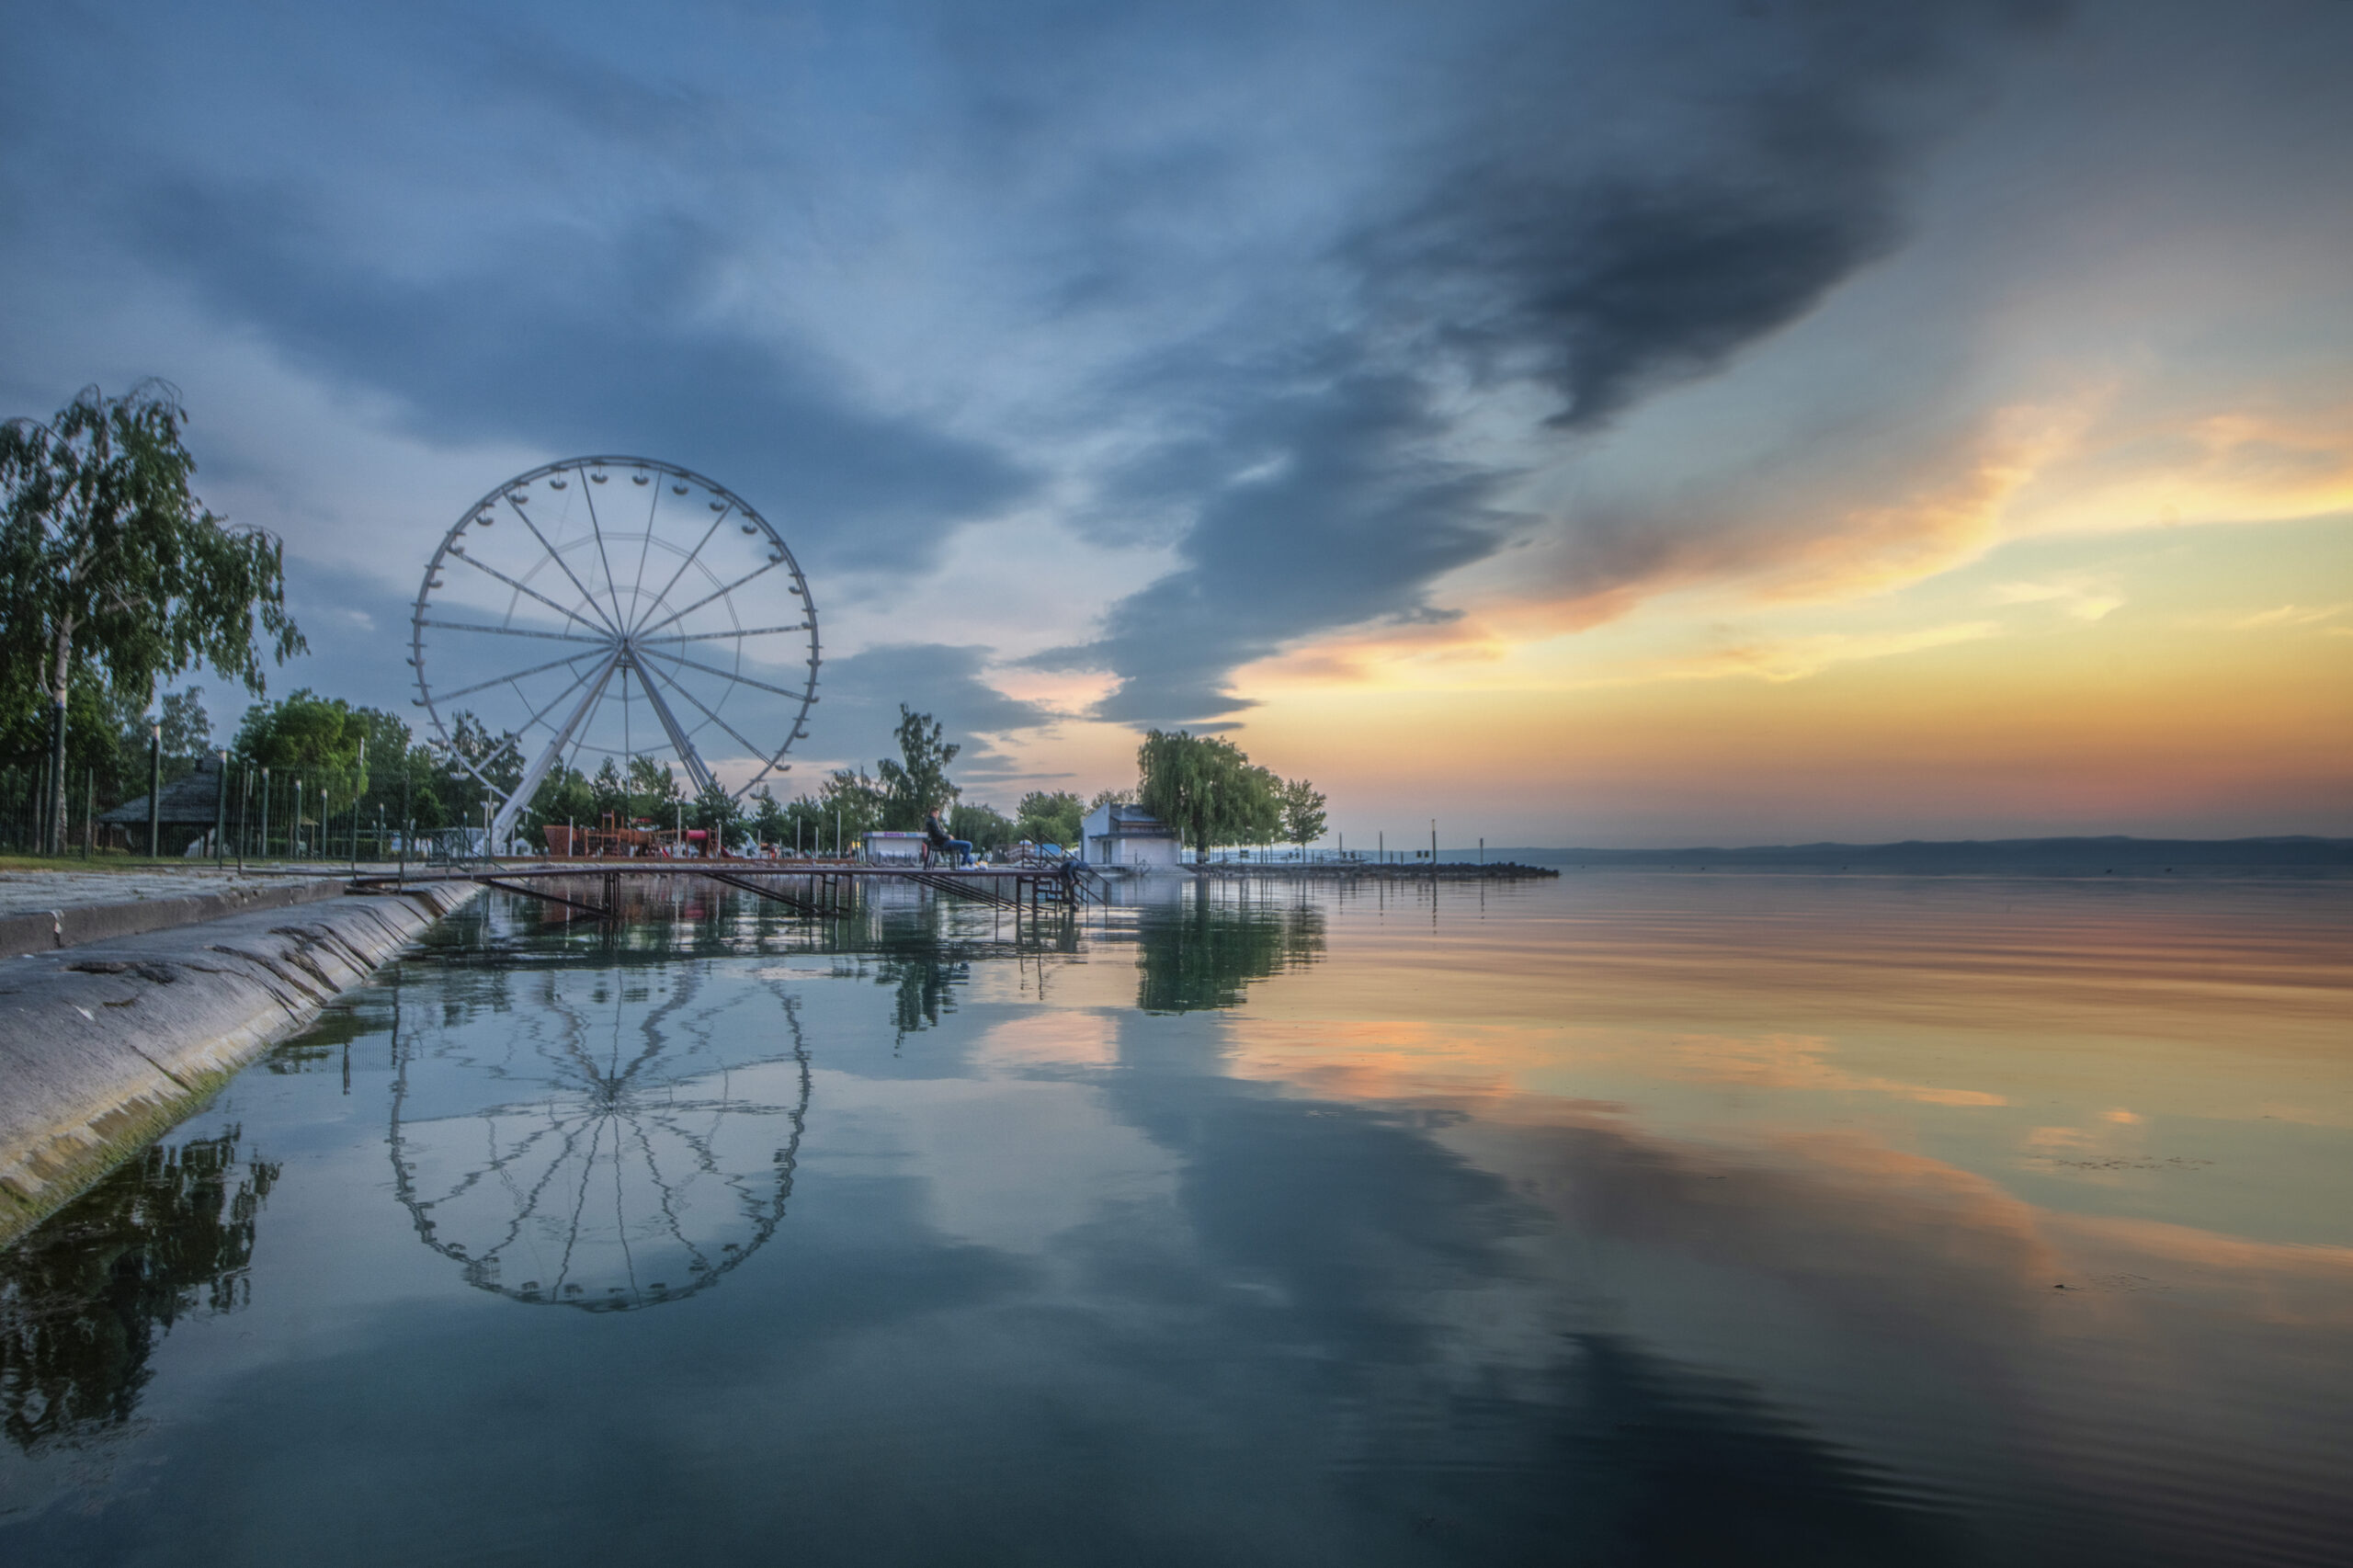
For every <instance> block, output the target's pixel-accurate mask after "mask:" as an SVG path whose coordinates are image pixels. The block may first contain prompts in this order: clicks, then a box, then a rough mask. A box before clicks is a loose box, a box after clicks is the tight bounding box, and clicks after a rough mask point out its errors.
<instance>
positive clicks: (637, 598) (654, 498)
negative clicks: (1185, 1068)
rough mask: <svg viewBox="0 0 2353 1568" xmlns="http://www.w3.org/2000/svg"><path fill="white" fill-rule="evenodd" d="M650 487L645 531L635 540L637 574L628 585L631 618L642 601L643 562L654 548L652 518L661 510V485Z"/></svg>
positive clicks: (646, 507)
mask: <svg viewBox="0 0 2353 1568" xmlns="http://www.w3.org/2000/svg"><path fill="white" fill-rule="evenodd" d="M650 488H651V490H652V491H653V494H650V495H648V496H647V497H646V500H645V532H644V533H643V534H642V535H641V536H639V538H638V541H637V575H636V577H635V578H633V579H631V583H630V585H629V613H630V618H631V619H635V618H636V616H637V607H638V606H639V605H640V604H642V603H643V602H644V593H645V562H646V558H647V557H648V556H649V555H650V554H651V553H652V552H653V550H654V518H655V517H658V516H659V515H660V514H661V511H662V486H661V485H660V484H659V483H655V484H654V485H652V486H650Z"/></svg>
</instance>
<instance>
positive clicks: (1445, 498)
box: [1032, 369, 1504, 722]
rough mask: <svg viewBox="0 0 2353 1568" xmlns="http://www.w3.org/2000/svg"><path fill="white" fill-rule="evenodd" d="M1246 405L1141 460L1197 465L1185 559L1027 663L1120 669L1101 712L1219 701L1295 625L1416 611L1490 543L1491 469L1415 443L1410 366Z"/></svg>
mask: <svg viewBox="0 0 2353 1568" xmlns="http://www.w3.org/2000/svg"><path fill="white" fill-rule="evenodd" d="M1244 406H1245V408H1246V416H1245V418H1242V419H1238V420H1236V421H1234V422H1233V424H1231V425H1225V426H1219V427H1216V428H1214V429H1213V430H1211V432H1209V433H1207V434H1206V435H1205V436H1203V437H1199V438H1198V439H1197V440H1195V441H1193V442H1191V443H1188V446H1187V447H1186V448H1185V449H1183V450H1182V451H1181V452H1178V453H1163V454H1160V455H1159V457H1158V458H1156V459H1155V464H1156V465H1158V466H1164V467H1165V466H1167V465H1168V464H1171V463H1175V464H1176V465H1180V466H1183V465H1187V464H1190V465H1196V466H1194V472H1192V475H1191V481H1192V485H1193V488H1194V492H1195V494H1197V495H1199V496H1201V497H1202V498H1201V499H1200V500H1199V511H1198V514H1197V516H1196V518H1195V521H1194V522H1193V524H1192V527H1191V528H1190V529H1189V531H1188V533H1187V535H1186V537H1185V540H1184V543H1183V546H1182V551H1183V553H1184V554H1185V555H1186V557H1187V558H1188V560H1190V561H1192V562H1196V564H1195V565H1193V566H1191V567H1189V568H1188V569H1187V570H1184V571H1180V572H1176V573H1172V574H1169V575H1167V576H1165V577H1162V578H1161V579H1159V580H1158V581H1157V582H1154V583H1153V584H1152V585H1150V586H1148V587H1146V588H1144V589H1143V590H1142V591H1141V592H1139V593H1137V594H1135V595H1132V596H1131V597H1128V598H1126V599H1123V600H1121V601H1120V603H1119V604H1117V605H1116V606H1114V607H1113V608H1112V609H1111V612H1110V614H1109V616H1108V618H1107V621H1106V625H1105V628H1104V636H1103V637H1102V638H1101V639H1100V640H1099V641H1097V642H1093V643H1090V644H1087V645H1086V646H1084V647H1079V648H1068V649H1059V650H1055V651H1053V652H1051V653H1045V654H1041V655H1039V656H1037V657H1036V658H1035V659H1034V660H1033V661H1032V663H1035V664H1038V665H1043V666H1046V667H1057V666H1059V667H1065V668H1068V667H1084V668H1098V669H1110V670H1114V671H1116V672H1118V673H1119V674H1120V676H1121V677H1122V678H1121V682H1120V687H1119V688H1118V689H1117V690H1116V691H1114V692H1113V693H1112V694H1111V696H1110V697H1108V699H1106V700H1105V701H1104V702H1103V703H1102V704H1101V706H1100V709H1099V710H1098V711H1099V712H1100V714H1101V716H1103V717H1105V718H1109V719H1116V720H1122V721H1130V722H1152V721H1155V720H1160V719H1165V718H1199V717H1201V716H1203V715H1213V714H1217V713H1221V712H1231V711H1233V710H1235V709H1237V708H1239V707H1241V706H1242V704H1241V703H1240V702H1238V701H1237V700H1236V699H1234V698H1233V697H1232V696H1231V695H1230V694H1229V693H1227V692H1226V691H1225V690H1224V687H1223V682H1224V678H1225V676H1226V673H1227V672H1228V671H1229V670H1230V669H1232V668H1233V665H1236V664H1240V663H1245V662H1246V661H1248V660H1250V659H1253V658H1258V657H1261V656H1264V655H1265V654H1267V653H1273V652H1274V651H1275V650H1276V649H1278V648H1279V647H1280V646H1281V645H1282V644H1283V642H1285V641H1287V640H1288V639H1289V638H1290V637H1293V636H1296V635H1298V634H1299V633H1300V632H1301V631H1302V630H1306V629H1313V628H1315V627H1319V626H1336V625H1346V624H1350V623H1354V622H1358V621H1361V620H1364V619H1369V618H1372V617H1390V618H1399V617H1404V618H1427V617H1428V616H1430V615H1431V614H1433V613H1434V612H1432V611H1430V610H1429V609H1428V608H1427V607H1426V606H1425V605H1424V604H1423V602H1422V598H1421V588H1422V585H1424V584H1426V583H1427V582H1428V581H1429V580H1430V579H1431V578H1432V577H1434V576H1437V575H1438V574H1440V573H1443V572H1445V571H1447V570H1449V569H1450V568H1452V567H1454V566H1458V565H1461V564H1463V563H1465V562H1471V561H1475V560H1477V559H1479V558H1480V557H1481V556H1483V555H1484V554H1486V553H1487V552H1488V551H1490V550H1492V549H1493V548H1494V544H1495V539H1496V538H1497V537H1498V535H1499V532H1500V530H1501V528H1502V525H1503V522H1504V519H1503V518H1501V517H1499V516H1497V515H1496V514H1495V513H1494V512H1493V510H1492V509H1491V507H1490V506H1489V504H1488V498H1489V496H1490V495H1491V494H1492V492H1493V491H1494V489H1495V486H1496V483H1497V479H1496V476H1495V475H1494V474H1492V473H1485V472H1475V471H1472V470H1469V469H1466V468H1463V467H1461V465H1458V464H1454V463H1450V462H1448V461H1446V460H1442V459H1440V458H1438V457H1436V456H1434V455H1432V454H1430V453H1429V452H1428V451H1427V445H1428V443H1429V442H1430V441H1431V440H1432V439H1434V438H1435V437H1437V436H1438V434H1439V430H1438V422H1437V421H1436V419H1435V418H1434V417H1433V415H1431V413H1430V410H1429V408H1428V407H1427V400H1426V398H1425V395H1424V392H1423V389H1422V387H1421V386H1420V385H1419V384H1418V383H1417V382H1416V381H1414V380H1413V379H1411V378H1409V377H1405V376H1401V375H1396V374H1391V373H1383V372H1378V371H1372V370H1365V369H1356V370H1348V371H1344V372H1341V373H1339V374H1336V375H1334V376H1332V377H1330V378H1328V379H1322V380H1318V381H1313V382H1311V383H1309V384H1306V385H1302V386H1301V387H1300V388H1299V389H1298V390H1297V391H1295V392H1293V393H1292V394H1291V395H1290V396H1289V397H1288V398H1285V399H1282V400H1280V401H1276V402H1266V401H1257V402H1246V403H1245V404H1244ZM1237 469H1239V470H1240V472H1238V473H1237V472H1236V470H1237ZM1138 483H1140V484H1142V485H1149V484H1151V483H1154V480H1153V479H1152V478H1151V477H1150V476H1139V480H1138Z"/></svg>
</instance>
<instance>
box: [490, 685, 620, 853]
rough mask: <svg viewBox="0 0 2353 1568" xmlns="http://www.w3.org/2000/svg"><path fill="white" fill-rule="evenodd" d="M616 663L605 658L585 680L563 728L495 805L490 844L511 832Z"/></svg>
mask: <svg viewBox="0 0 2353 1568" xmlns="http://www.w3.org/2000/svg"><path fill="white" fill-rule="evenodd" d="M620 662H621V657H620V654H619V653H615V654H613V655H612V657H610V658H608V659H607V660H606V661H605V667H604V668H603V669H601V670H599V671H597V678H596V679H595V680H593V681H590V682H589V683H588V691H587V694H586V695H585V696H584V697H582V698H581V699H580V702H579V704H578V706H576V707H574V709H573V710H572V716H571V717H570V718H568V719H566V720H565V721H564V722H563V728H562V729H560V730H558V731H557V732H556V733H555V735H554V737H553V738H552V739H551V740H550V741H549V742H548V744H547V749H545V750H544V751H542V752H540V755H539V756H536V757H534V758H532V759H531V766H530V767H527V768H525V769H524V770H523V781H522V782H521V783H519V784H517V785H516V786H515V790H514V793H512V794H510V795H508V796H507V797H506V802H505V803H504V804H502V805H501V806H500V807H499V808H498V814H497V815H495V816H494V817H492V818H491V819H490V842H491V844H492V845H496V844H498V843H499V842H501V841H502V840H504V839H505V838H506V835H507V834H508V833H509V832H511V831H513V829H514V826H515V819H516V818H517V817H518V816H520V815H521V814H522V812H523V808H524V807H525V806H527V805H529V804H530V803H531V797H532V796H533V795H535V794H537V793H538V792H539V789H540V781H541V780H543V779H545V778H547V776H548V769H549V768H551V767H554V766H555V763H556V759H557V758H558V757H560V756H563V748H564V747H565V746H567V745H570V744H572V733H573V732H574V730H577V729H578V728H580V723H581V721H582V720H584V719H585V718H587V717H588V715H589V714H591V713H593V712H595V711H596V710H597V699H599V698H601V697H603V696H604V695H605V687H606V685H607V684H608V682H610V681H611V680H612V678H613V672H614V671H615V670H617V669H619V668H620ZM485 847H487V846H485Z"/></svg>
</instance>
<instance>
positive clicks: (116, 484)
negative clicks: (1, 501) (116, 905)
mask: <svg viewBox="0 0 2353 1568" xmlns="http://www.w3.org/2000/svg"><path fill="white" fill-rule="evenodd" d="M187 419H188V411H187V410H186V409H184V408H182V407H181V406H180V403H179V397H178V393H177V392H176V391H175V390H174V389H173V388H171V387H170V386H168V385H166V384H165V383H164V382H162V381H142V382H141V383H140V384H139V385H137V386H135V387H133V388H131V391H130V392H127V393H125V394H124V395H123V396H121V397H119V398H108V397H106V396H105V395H103V394H102V393H100V392H99V391H98V389H97V388H96V387H85V388H83V389H82V391H81V392H79V393H77V394H76V395H75V396H74V401H73V402H71V403H67V404H66V405H65V406H64V407H63V408H62V409H60V410H58V412H57V415H56V417H55V418H53V419H51V420H50V421H49V422H48V423H47V424H45V425H44V424H42V423H40V422H39V421H38V420H33V419H11V420H8V421H7V422H6V423H5V424H0V490H5V492H6V512H5V514H0V667H5V668H6V670H8V671H9V672H11V673H12V675H13V676H14V678H15V679H17V680H18V681H22V682H24V683H25V685H26V686H28V687H34V688H35V689H38V691H39V692H40V695H41V696H42V697H43V698H44V699H47V700H48V702H49V703H50V706H51V723H50V791H49V793H50V801H49V806H48V810H47V812H46V814H47V818H48V821H47V832H46V837H47V841H48V846H49V848H50V850H51V853H61V852H63V848H64V836H65V813H64V812H63V810H62V809H61V805H62V802H63V798H64V795H63V779H64V773H65V708H66V702H67V700H68V699H69V698H70V696H71V695H72V692H73V687H74V675H75V673H76V671H77V670H81V669H86V670H88V671H91V672H94V673H97V674H99V675H101V676H103V677H104V679H105V681H106V683H107V684H108V686H109V687H112V688H113V689H114V690H115V691H116V692H118V693H119V694H123V695H126V696H129V695H133V694H135V695H136V696H137V697H138V698H139V699H140V700H141V701H142V702H143V701H144V700H146V699H147V697H148V695H149V694H150V693H151V692H152V691H153V688H154V685H155V682H156V680H157V678H158V677H159V676H174V675H178V674H180V673H181V672H182V671H185V670H187V669H188V668H189V667H190V666H192V665H199V664H201V665H210V667H211V668H212V669H213V670H214V671H215V672H216V673H217V674H219V675H221V676H224V677H226V678H228V679H231V680H235V681H241V682H243V683H244V687H245V688H246V689H247V690H248V691H251V692H253V693H254V694H255V695H256V696H258V695H260V693H261V690H262V686H263V682H262V672H261V650H262V646H263V645H264V644H265V643H267V646H268V647H269V649H270V651H271V652H272V653H275V655H276V656H277V658H278V660H279V661H280V662H283V661H284V660H285V659H286V658H287V657H289V656H290V655H291V654H293V653H299V652H301V651H302V650H303V648H304V647H305V644H304V642H303V641H302V634H301V631H299V630H297V629H296V627H295V625H294V622H293V620H292V619H290V618H289V617H288V615H287V614H286V579H285V570H284V560H283V551H282V549H281V547H280V546H279V544H278V540H276V539H275V538H273V537H272V536H271V535H269V534H267V533H264V532H262V531H261V530H260V529H258V528H230V527H228V526H227V525H226V524H224V523H223V522H222V519H221V518H219V517H214V516H213V515H212V514H211V513H210V511H207V510H206V509H205V508H204V506H203V505H202V504H201V503H199V501H198V500H197V498H196V496H195V494H193V493H192V492H191V491H190V490H189V488H188V481H189V478H190V476H192V475H193V474H194V473H195V472H196V460H195V459H193V458H192V457H190V456H189V455H188V449H187V448H186V447H185V446H183V445H182V444H181V442H180V427H181V426H182V425H184V424H185V423H186V422H187ZM25 695H30V692H27V693H25Z"/></svg>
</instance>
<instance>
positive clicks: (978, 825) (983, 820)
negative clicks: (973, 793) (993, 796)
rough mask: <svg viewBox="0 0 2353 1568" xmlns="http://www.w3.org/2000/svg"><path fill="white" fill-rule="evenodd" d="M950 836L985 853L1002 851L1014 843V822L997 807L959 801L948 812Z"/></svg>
mask: <svg viewBox="0 0 2353 1568" xmlns="http://www.w3.org/2000/svg"><path fill="white" fill-rule="evenodd" d="M948 835H949V837H950V838H961V839H962V840H963V841H964V842H965V843H967V844H969V845H971V846H972V847H973V848H975V849H978V850H981V851H983V852H986V851H988V850H992V849H1002V848H1004V847H1005V846H1006V845H1008V844H1010V843H1012V842H1013V839H1014V831H1013V822H1012V819H1011V818H1009V817H1007V816H1006V814H1005V813H1004V812H1001V811H998V810H997V809H996V808H995V806H983V805H967V804H965V803H964V802H963V801H958V802H957V803H956V804H955V805H954V806H953V807H951V808H950V809H949V812H948Z"/></svg>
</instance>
